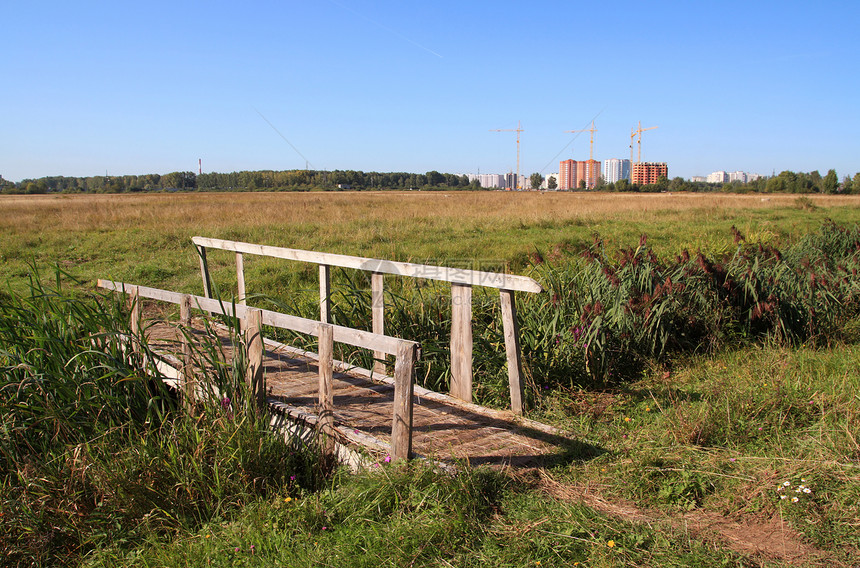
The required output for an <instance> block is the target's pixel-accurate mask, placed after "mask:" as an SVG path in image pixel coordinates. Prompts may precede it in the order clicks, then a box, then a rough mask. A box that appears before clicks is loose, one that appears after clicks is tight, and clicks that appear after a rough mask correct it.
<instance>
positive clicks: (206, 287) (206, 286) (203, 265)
mask: <svg viewBox="0 0 860 568" xmlns="http://www.w3.org/2000/svg"><path fill="white" fill-rule="evenodd" d="M197 256H199V257H200V276H201V277H202V278H203V295H204V296H206V297H207V298H211V297H212V281H211V280H210V278H209V263H207V262H206V247H205V246H200V245H197Z"/></svg>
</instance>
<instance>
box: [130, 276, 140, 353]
mask: <svg viewBox="0 0 860 568" xmlns="http://www.w3.org/2000/svg"><path fill="white" fill-rule="evenodd" d="M128 306H129V308H130V311H131V349H132V351H134V352H135V353H138V354H139V353H140V290H139V289H138V287H137V286H132V287H131V288H130V289H129V292H128Z"/></svg>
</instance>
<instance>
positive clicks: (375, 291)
mask: <svg viewBox="0 0 860 568" xmlns="http://www.w3.org/2000/svg"><path fill="white" fill-rule="evenodd" d="M384 278H385V275H384V274H382V273H381V272H373V273H372V274H371V275H370V313H371V315H372V319H373V327H372V329H373V333H378V334H379V335H385V293H384V289H383V286H384ZM373 359H374V362H373V371H374V372H375V373H379V374H380V375H385V373H386V368H385V353H383V352H382V351H374V352H373Z"/></svg>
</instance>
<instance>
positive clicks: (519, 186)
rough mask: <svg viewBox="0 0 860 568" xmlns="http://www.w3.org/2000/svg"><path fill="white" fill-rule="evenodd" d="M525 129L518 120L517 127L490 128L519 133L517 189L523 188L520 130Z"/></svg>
mask: <svg viewBox="0 0 860 568" xmlns="http://www.w3.org/2000/svg"><path fill="white" fill-rule="evenodd" d="M522 131H523V125H522V124H520V121H519V120H518V121H517V127H516V128H506V129H500V130H490V132H516V133H517V189H522V187H523V184H522V181H521V180H520V132H522Z"/></svg>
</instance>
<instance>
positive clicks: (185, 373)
mask: <svg viewBox="0 0 860 568" xmlns="http://www.w3.org/2000/svg"><path fill="white" fill-rule="evenodd" d="M179 323H180V325H181V326H182V329H181V332H182V369H181V371H180V377H181V385H182V386H181V389H180V390H181V393H182V394H181V396H182V402H183V405H184V406H185V410H186V411H187V412H193V411H194V403H195V402H196V398H197V384H196V383H195V380H194V378H195V377H194V360H193V359H192V354H191V342H190V341H189V334H190V333H191V296H190V295H188V294H185V295H183V296H182V303H180V304H179Z"/></svg>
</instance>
